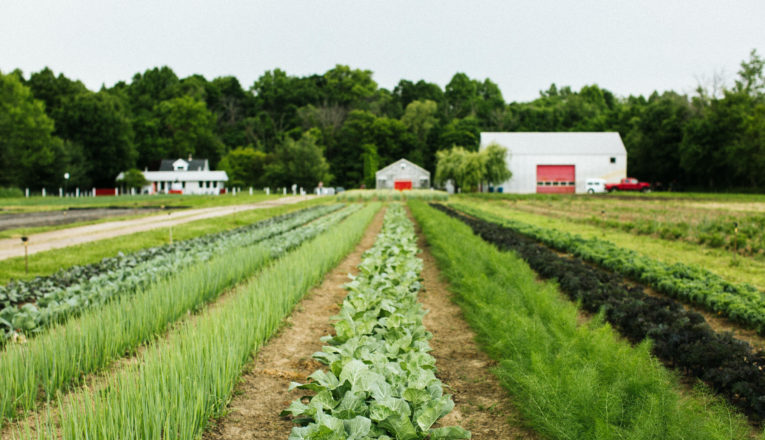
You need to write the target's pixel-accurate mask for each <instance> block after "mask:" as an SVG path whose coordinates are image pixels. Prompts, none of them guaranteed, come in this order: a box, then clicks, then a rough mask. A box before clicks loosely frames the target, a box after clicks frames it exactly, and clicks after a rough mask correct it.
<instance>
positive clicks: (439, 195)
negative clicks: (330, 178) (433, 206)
mask: <svg viewBox="0 0 765 440" xmlns="http://www.w3.org/2000/svg"><path fill="white" fill-rule="evenodd" d="M408 199H418V200H439V201H446V200H448V199H449V194H447V193H446V192H445V191H431V190H424V189H413V190H407V191H397V190H392V189H374V190H373V189H353V190H350V191H345V192H342V193H340V194H339V195H338V196H337V200H338V201H342V202H368V201H370V200H380V201H401V200H408Z"/></svg>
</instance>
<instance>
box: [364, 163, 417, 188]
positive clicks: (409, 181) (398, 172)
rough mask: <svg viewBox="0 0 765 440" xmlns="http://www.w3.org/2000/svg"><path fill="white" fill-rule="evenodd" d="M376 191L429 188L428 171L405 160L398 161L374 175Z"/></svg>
mask: <svg viewBox="0 0 765 440" xmlns="http://www.w3.org/2000/svg"><path fill="white" fill-rule="evenodd" d="M375 182H376V183H375V188H376V189H398V190H405V189H422V188H430V171H428V170H426V169H424V168H422V167H421V166H419V165H415V164H414V163H412V162H409V161H408V160H406V159H399V160H397V161H395V162H393V163H392V164H390V165H388V166H387V167H385V168H383V169H381V170H380V171H378V172H377V173H375Z"/></svg>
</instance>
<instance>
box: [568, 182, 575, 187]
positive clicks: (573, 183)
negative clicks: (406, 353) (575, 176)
mask: <svg viewBox="0 0 765 440" xmlns="http://www.w3.org/2000/svg"><path fill="white" fill-rule="evenodd" d="M568 184H569V185H570V186H574V185H576V182H569V183H568Z"/></svg>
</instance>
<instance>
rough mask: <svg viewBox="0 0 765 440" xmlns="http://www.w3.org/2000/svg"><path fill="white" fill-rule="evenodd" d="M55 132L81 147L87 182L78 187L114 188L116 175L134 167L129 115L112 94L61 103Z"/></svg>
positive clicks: (85, 95)
mask: <svg viewBox="0 0 765 440" xmlns="http://www.w3.org/2000/svg"><path fill="white" fill-rule="evenodd" d="M58 132H59V133H60V135H61V136H62V137H64V138H65V139H67V140H68V141H70V142H72V143H75V144H78V145H80V146H81V147H82V154H83V156H84V159H85V165H84V166H85V169H86V170H87V176H88V179H86V180H87V181H86V182H80V184H87V185H86V186H90V185H95V186H98V187H111V186H114V179H116V178H117V175H118V174H119V173H120V172H122V171H125V170H127V169H129V168H132V167H134V166H135V164H136V159H137V156H138V154H137V151H136V149H135V145H134V143H133V129H132V125H131V123H130V117H129V113H128V111H127V109H126V108H125V105H124V104H123V102H122V101H121V100H120V99H119V98H118V97H117V96H115V95H114V94H111V93H108V92H106V91H101V92H98V93H93V92H85V93H80V94H78V95H76V96H74V97H72V98H69V99H66V100H64V102H63V103H62V105H61V115H60V117H59V129H58ZM71 183H72V184H75V182H71Z"/></svg>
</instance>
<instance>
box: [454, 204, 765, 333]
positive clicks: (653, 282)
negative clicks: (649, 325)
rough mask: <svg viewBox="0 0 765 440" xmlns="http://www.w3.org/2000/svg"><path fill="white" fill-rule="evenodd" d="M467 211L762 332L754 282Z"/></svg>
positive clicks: (763, 304)
mask: <svg viewBox="0 0 765 440" xmlns="http://www.w3.org/2000/svg"><path fill="white" fill-rule="evenodd" d="M454 206H455V207H457V208H459V209H460V210H462V211H464V212H467V213H469V214H471V215H475V216H479V217H482V218H486V219H488V220H491V221H492V222H495V223H500V224H503V225H505V226H507V227H509V228H512V229H515V230H517V231H519V232H521V233H523V234H524V235H527V236H529V237H533V238H535V239H536V240H539V241H541V242H543V243H545V244H546V245H548V246H550V247H552V248H555V249H557V250H560V251H564V252H569V253H571V254H573V255H575V256H577V257H578V258H581V259H583V260H586V261H589V262H591V263H594V264H597V265H599V266H602V267H604V268H606V269H609V270H613V271H615V272H618V273H620V274H622V275H624V276H627V277H630V278H632V279H634V280H637V281H640V282H641V283H644V284H646V285H648V286H651V287H652V288H654V289H656V290H657V291H658V292H661V293H664V294H666V295H669V296H672V297H675V298H679V299H681V300H684V301H688V302H691V303H694V304H697V305H700V306H702V307H704V308H706V309H708V310H711V311H713V312H715V313H719V314H721V315H725V316H726V317H728V318H730V319H731V320H733V321H736V322H738V323H740V324H743V325H744V326H746V327H749V328H752V329H754V330H756V331H757V332H758V333H759V334H761V335H765V295H763V293H762V292H760V291H759V290H758V289H757V288H756V287H754V286H752V285H749V284H746V283H740V284H734V283H730V282H728V281H725V280H724V279H722V278H721V277H720V276H718V275H716V274H714V273H712V272H709V271H708V270H705V269H703V268H701V267H698V266H691V265H688V264H682V263H675V264H667V263H663V262H661V261H658V260H655V259H653V258H649V257H645V256H643V255H640V254H639V253H637V252H635V251H632V250H629V249H624V248H621V247H619V246H617V245H615V244H613V243H611V242H609V241H605V240H600V239H598V238H590V239H585V238H582V237H580V236H578V235H574V234H569V233H566V232H562V231H557V230H553V229H547V228H541V227H538V226H534V225H531V224H528V223H523V222H519V221H515V220H508V219H503V218H500V217H497V216H495V215H493V214H490V213H487V212H485V211H479V210H476V209H473V208H470V207H467V206H464V205H459V204H456V205H454Z"/></svg>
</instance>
